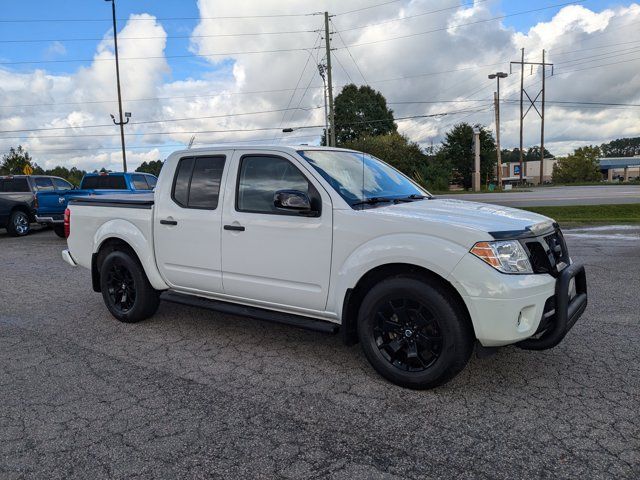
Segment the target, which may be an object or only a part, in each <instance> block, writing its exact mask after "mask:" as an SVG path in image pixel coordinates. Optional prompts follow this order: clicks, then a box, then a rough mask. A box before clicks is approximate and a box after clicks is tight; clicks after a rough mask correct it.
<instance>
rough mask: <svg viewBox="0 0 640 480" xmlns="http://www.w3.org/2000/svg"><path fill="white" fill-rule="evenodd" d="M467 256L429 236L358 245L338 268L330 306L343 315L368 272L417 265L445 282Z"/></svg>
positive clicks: (389, 237)
mask: <svg viewBox="0 0 640 480" xmlns="http://www.w3.org/2000/svg"><path fill="white" fill-rule="evenodd" d="M466 253H467V250H466V249H465V248H464V247H462V246H461V245H458V244H456V243H453V242H451V241H449V240H445V239H443V238H439V237H431V236H429V235H423V234H417V233H406V234H392V235H384V236H381V237H377V238H375V239H372V240H370V241H368V242H366V243H364V244H362V245H361V246H359V247H358V248H357V249H356V250H354V251H353V252H352V253H351V254H349V255H348V256H347V257H346V258H345V259H344V261H343V262H342V264H341V265H337V272H336V274H335V277H334V278H335V288H334V289H332V290H333V298H332V299H331V300H330V303H329V304H330V305H333V311H335V312H337V313H338V315H339V316H341V315H342V307H343V300H344V296H345V295H346V293H347V290H349V289H351V288H354V287H355V286H356V285H357V283H358V281H359V280H360V279H361V278H362V277H363V276H364V275H365V274H366V273H367V272H369V271H371V270H373V269H374V268H377V267H380V266H383V265H389V264H397V263H403V264H409V265H415V266H418V267H422V268H425V269H427V270H430V271H431V272H433V273H435V274H437V275H439V276H440V277H442V278H444V279H445V280H446V279H448V277H449V276H450V274H451V272H452V271H453V269H454V268H455V267H456V265H457V264H458V262H460V260H461V259H462V258H463V257H464V255H465V254H466Z"/></svg>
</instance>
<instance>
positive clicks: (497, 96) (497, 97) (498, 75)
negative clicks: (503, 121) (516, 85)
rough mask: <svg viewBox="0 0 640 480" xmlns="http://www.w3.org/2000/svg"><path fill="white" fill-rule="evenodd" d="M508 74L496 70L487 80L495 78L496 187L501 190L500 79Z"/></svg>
mask: <svg viewBox="0 0 640 480" xmlns="http://www.w3.org/2000/svg"><path fill="white" fill-rule="evenodd" d="M508 76H509V75H508V74H506V73H504V72H496V73H492V74H491V75H489V80H493V79H494V78H495V79H496V84H497V85H496V92H495V93H494V95H493V103H494V106H495V110H496V150H497V152H496V153H497V158H498V188H499V189H500V190H502V151H501V150H500V79H501V78H507V77H508Z"/></svg>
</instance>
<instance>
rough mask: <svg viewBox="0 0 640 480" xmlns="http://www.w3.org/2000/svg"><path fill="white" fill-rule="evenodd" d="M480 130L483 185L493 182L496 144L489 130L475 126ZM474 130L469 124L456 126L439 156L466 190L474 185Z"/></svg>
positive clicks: (448, 133)
mask: <svg viewBox="0 0 640 480" xmlns="http://www.w3.org/2000/svg"><path fill="white" fill-rule="evenodd" d="M475 127H476V128H479V129H480V178H481V180H482V183H484V182H485V181H487V179H488V180H489V181H491V180H493V179H494V177H495V170H496V143H495V140H494V139H493V135H492V134H491V132H490V131H489V130H487V129H486V128H484V127H483V126H481V125H475ZM473 128H474V127H472V126H471V125H469V124H468V123H459V124H457V125H455V126H454V127H453V128H452V129H451V130H450V131H449V132H447V134H446V136H445V140H444V142H443V143H442V148H440V150H439V151H438V154H437V156H438V157H439V159H440V161H441V162H443V163H445V164H449V165H451V166H452V167H453V169H454V170H455V172H454V173H457V174H458V175H459V176H460V179H461V181H462V184H463V186H464V187H465V188H470V187H471V184H472V172H473V168H474V163H475V159H474V151H473Z"/></svg>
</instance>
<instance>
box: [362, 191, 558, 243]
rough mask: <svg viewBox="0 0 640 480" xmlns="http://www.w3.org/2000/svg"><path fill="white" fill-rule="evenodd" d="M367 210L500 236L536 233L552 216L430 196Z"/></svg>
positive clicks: (549, 226)
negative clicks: (431, 197) (500, 233)
mask: <svg viewBox="0 0 640 480" xmlns="http://www.w3.org/2000/svg"><path fill="white" fill-rule="evenodd" d="M371 211H372V212H376V213H379V214H380V215H384V216H392V217H394V218H397V217H403V219H404V220H405V221H412V220H413V221H426V222H434V223H437V224H439V225H442V226H449V227H459V228H461V229H464V230H474V231H480V232H485V233H490V232H491V233H497V232H502V233H503V236H504V237H509V236H517V235H518V232H520V233H521V234H522V233H524V232H525V231H527V230H530V231H531V232H532V233H533V234H535V235H538V234H540V233H542V232H544V231H548V230H550V229H552V228H553V220H551V219H550V218H548V217H545V216H542V215H538V214H537V213H532V212H527V211H525V210H518V209H516V208H510V207H502V206H499V205H489V204H486V203H478V202H468V201H465V200H455V199H438V198H433V199H431V200H420V201H416V202H411V203H401V204H397V205H388V206H385V207H381V208H376V209H373V210H371ZM496 237H497V236H496Z"/></svg>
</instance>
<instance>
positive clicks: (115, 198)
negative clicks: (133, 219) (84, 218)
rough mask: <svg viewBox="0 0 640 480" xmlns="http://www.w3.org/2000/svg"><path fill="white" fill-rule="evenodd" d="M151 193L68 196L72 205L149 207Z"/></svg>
mask: <svg viewBox="0 0 640 480" xmlns="http://www.w3.org/2000/svg"><path fill="white" fill-rule="evenodd" d="M154 201H155V199H154V195H153V193H137V194H131V193H122V194H109V195H89V196H87V197H73V196H71V197H70V198H69V203H70V204H73V205H90V206H92V207H120V208H147V209H149V208H151V207H152V206H153V204H154Z"/></svg>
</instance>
